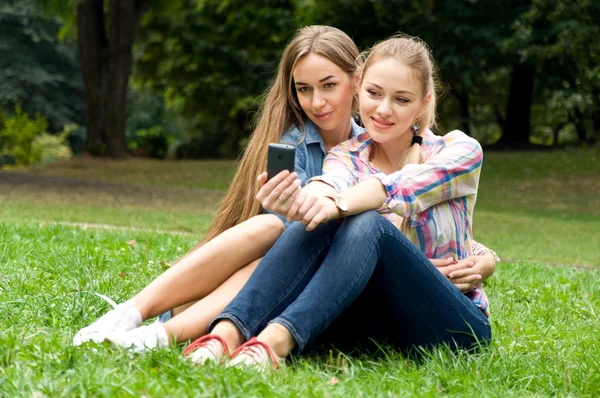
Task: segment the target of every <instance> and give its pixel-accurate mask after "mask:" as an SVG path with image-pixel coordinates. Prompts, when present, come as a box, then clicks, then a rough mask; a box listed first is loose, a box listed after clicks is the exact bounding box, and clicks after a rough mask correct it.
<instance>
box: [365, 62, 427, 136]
mask: <svg viewBox="0 0 600 398" xmlns="http://www.w3.org/2000/svg"><path fill="white" fill-rule="evenodd" d="M414 75H415V74H414V71H413V70H412V69H411V68H409V67H408V66H406V65H405V64H403V63H401V62H399V61H396V60H394V59H391V58H387V59H382V60H379V61H375V62H374V63H373V64H372V65H371V66H369V68H367V70H366V71H365V74H364V76H363V79H362V83H361V86H360V90H359V95H358V97H359V103H360V116H361V119H362V121H363V123H364V125H365V127H366V128H367V131H368V132H369V135H370V136H371V137H372V138H373V139H374V140H375V141H376V142H379V143H384V142H389V141H394V140H397V139H406V136H405V135H406V134H408V131H409V129H410V127H411V126H412V124H413V123H415V121H416V119H417V117H418V116H419V114H420V113H421V112H422V110H423V108H424V107H425V106H426V105H427V103H428V102H429V99H430V97H431V95H430V94H427V95H426V96H425V97H423V93H422V89H421V85H420V83H419V81H418V80H417V79H416V78H415V76H414Z"/></svg>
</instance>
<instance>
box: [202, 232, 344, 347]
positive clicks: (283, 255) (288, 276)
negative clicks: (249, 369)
mask: <svg viewBox="0 0 600 398" xmlns="http://www.w3.org/2000/svg"><path fill="white" fill-rule="evenodd" d="M339 226H340V225H339V224H338V223H337V222H335V221H331V222H329V223H327V224H322V225H320V226H319V227H317V228H316V229H315V230H314V231H312V232H307V231H306V229H305V228H306V227H305V226H304V225H302V224H300V223H294V224H292V225H291V226H290V227H288V228H287V230H286V231H285V232H284V233H283V235H281V238H279V240H278V241H277V242H276V243H275V245H274V246H273V247H272V248H271V250H269V252H268V253H267V254H266V255H265V257H264V258H263V260H262V261H261V263H260V264H259V266H258V267H257V268H256V270H255V272H254V273H253V274H252V276H251V277H250V279H249V280H248V283H246V285H245V286H244V287H243V288H242V290H241V291H240V293H239V294H238V295H237V296H236V297H235V299H233V301H232V302H231V303H230V304H229V305H228V306H227V308H225V310H224V311H223V312H222V313H221V314H220V315H219V316H218V317H217V318H215V320H214V321H213V322H212V323H211V325H210V326H209V331H211V330H212V329H213V326H214V325H216V326H215V330H214V331H213V332H214V334H217V335H219V336H221V337H223V338H224V339H225V341H226V342H227V345H228V346H229V349H230V350H234V349H236V348H237V346H238V345H239V344H240V343H241V342H243V341H244V340H248V339H249V338H251V337H253V336H255V335H256V333H257V332H258V331H260V330H262V329H263V328H264V327H265V326H266V325H267V324H268V322H269V321H270V320H271V319H273V318H275V317H276V316H278V315H279V314H280V313H281V312H282V311H283V310H284V309H285V308H286V307H287V306H288V305H290V304H291V303H292V302H293V301H294V300H295V299H296V297H298V295H299V294H300V293H301V292H302V291H303V290H304V288H305V287H306V285H307V284H308V283H309V282H310V280H311V279H312V277H313V276H314V274H315V272H316V271H317V269H318V268H319V266H320V265H321V263H322V261H323V259H324V258H325V256H326V255H327V251H328V249H329V246H330V245H331V241H332V240H333V237H334V236H335V232H336V231H337V230H338V228H339ZM223 320H225V322H219V321H223ZM231 322H233V323H234V324H235V326H233V324H232V323H231ZM240 332H241V334H240Z"/></svg>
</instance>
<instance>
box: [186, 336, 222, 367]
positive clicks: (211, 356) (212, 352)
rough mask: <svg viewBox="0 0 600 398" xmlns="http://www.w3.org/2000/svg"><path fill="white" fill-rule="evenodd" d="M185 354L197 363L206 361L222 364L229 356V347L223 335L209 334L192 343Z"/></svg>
mask: <svg viewBox="0 0 600 398" xmlns="http://www.w3.org/2000/svg"><path fill="white" fill-rule="evenodd" d="M183 355H184V356H186V357H189V359H190V361H192V363H195V364H204V363H206V362H212V363H216V364H222V363H223V362H224V361H225V360H226V359H227V358H228V357H229V348H228V347H227V343H226V342H225V340H223V339H222V338H221V337H219V336H217V335H214V334H207V335H206V336H202V337H200V338H199V339H197V340H195V341H194V342H193V343H192V344H190V345H189V346H188V347H187V348H186V349H185V351H184V352H183Z"/></svg>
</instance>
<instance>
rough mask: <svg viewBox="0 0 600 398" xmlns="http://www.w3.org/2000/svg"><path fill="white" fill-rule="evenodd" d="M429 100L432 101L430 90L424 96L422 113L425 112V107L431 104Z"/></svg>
mask: <svg viewBox="0 0 600 398" xmlns="http://www.w3.org/2000/svg"><path fill="white" fill-rule="evenodd" d="M429 101H431V93H430V92H429V93H427V94H426V95H425V98H423V109H422V110H421V113H423V111H424V110H425V108H427V105H429Z"/></svg>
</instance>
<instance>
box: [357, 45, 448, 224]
mask: <svg viewBox="0 0 600 398" xmlns="http://www.w3.org/2000/svg"><path fill="white" fill-rule="evenodd" d="M390 58H391V59H394V60H397V61H399V62H401V63H403V64H404V65H406V66H408V67H409V68H411V69H412V70H413V76H414V77H415V78H416V79H417V80H418V82H419V83H420V85H421V93H422V98H425V96H426V95H427V94H428V93H429V94H431V97H430V100H429V102H428V103H427V105H426V107H425V109H423V111H422V112H421V113H420V115H419V116H418V118H417V120H416V122H417V123H418V124H419V126H420V127H421V130H420V131H421V132H422V131H424V130H425V129H428V128H433V127H435V124H436V103H437V96H436V90H437V73H436V68H435V66H434V62H433V57H432V55H431V50H430V49H429V46H428V45H427V44H426V43H425V42H424V41H422V40H421V39H419V38H417V37H413V36H409V35H405V34H397V35H395V36H392V37H390V38H389V39H386V40H384V41H382V42H380V43H378V44H376V45H375V46H373V47H372V48H371V50H369V51H366V52H363V53H362V54H361V55H360V56H359V57H358V62H357V64H358V69H359V73H360V74H361V83H362V76H364V75H365V71H366V70H367V69H368V68H369V67H370V66H371V65H373V64H374V63H375V62H377V61H380V60H383V59H390ZM420 134H421V133H419V135H420ZM422 162H423V158H422V154H421V146H420V145H418V144H414V145H412V146H411V147H410V148H409V149H408V150H407V151H406V153H405V155H404V156H403V157H402V160H401V161H400V163H399V164H398V165H397V169H398V170H400V169H402V168H403V167H404V166H406V165H407V164H419V163H422ZM409 225H410V218H405V219H403V221H402V222H401V224H400V226H399V227H400V230H401V231H402V232H403V233H404V234H405V235H406V233H407V231H408V228H409Z"/></svg>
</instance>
